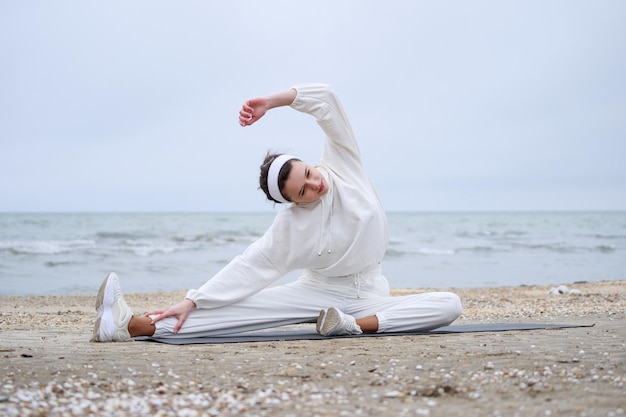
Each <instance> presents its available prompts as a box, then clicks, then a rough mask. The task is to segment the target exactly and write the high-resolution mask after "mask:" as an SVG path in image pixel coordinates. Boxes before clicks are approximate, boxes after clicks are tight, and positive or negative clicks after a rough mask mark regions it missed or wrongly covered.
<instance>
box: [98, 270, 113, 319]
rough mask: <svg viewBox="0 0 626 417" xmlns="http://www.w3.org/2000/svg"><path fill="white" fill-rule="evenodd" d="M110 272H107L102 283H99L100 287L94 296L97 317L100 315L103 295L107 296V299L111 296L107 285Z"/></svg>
mask: <svg viewBox="0 0 626 417" xmlns="http://www.w3.org/2000/svg"><path fill="white" fill-rule="evenodd" d="M112 274H113V273H112V272H109V273H108V274H107V276H106V277H104V280H103V281H102V284H100V288H99V289H98V295H97V296H96V312H97V313H98V317H102V312H103V308H104V307H103V304H104V299H105V296H108V298H109V299H111V296H112V294H111V289H110V286H109V281H110V280H109V278H111V275H112ZM107 287H109V291H107ZM107 292H108V294H107Z"/></svg>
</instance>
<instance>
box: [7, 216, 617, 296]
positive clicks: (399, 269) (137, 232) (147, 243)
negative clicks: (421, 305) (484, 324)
mask: <svg viewBox="0 0 626 417" xmlns="http://www.w3.org/2000/svg"><path fill="white" fill-rule="evenodd" d="M273 217H274V213H271V212H269V213H115V214H104V213H98V214H77V213H71V214H41V213H36V214H35V213H20V214H9V213H4V214H1V213H0V295H43V294H94V293H95V292H96V291H97V289H98V287H99V285H100V281H101V280H102V278H103V277H104V275H105V274H106V273H107V272H108V271H115V272H117V273H118V275H119V276H120V278H121V280H122V287H123V290H124V291H125V292H148V291H169V290H187V289H189V288H198V287H199V286H201V285H202V284H203V283H204V282H205V281H206V280H207V279H209V278H210V277H211V276H212V275H213V274H215V273H216V272H217V271H219V270H220V269H221V268H222V267H223V266H224V265H226V264H227V263H228V262H229V261H230V260H231V259H232V258H233V257H235V256H236V255H238V254H240V253H241V252H243V250H245V248H246V247H247V246H248V245H249V244H250V243H252V242H253V241H255V240H256V239H258V238H259V237H260V236H262V234H263V233H264V231H265V230H266V229H267V228H268V227H269V226H270V224H271V223H272V220H273ZM388 221H389V231H390V241H389V248H388V251H387V254H386V255H385V257H384V259H383V271H384V273H385V275H386V276H387V278H388V279H389V282H390V285H391V286H392V287H393V288H454V287H485V286H487V287H489V286H517V285H522V284H528V285H532V284H554V285H557V284H568V283H575V282H577V281H600V280H623V279H626V212H504V213H486V212H484V213H481V212H472V213H456V212H450V213H448V212H444V213H422V212H417V213H389V214H388ZM299 273H300V271H293V272H291V273H290V274H288V275H287V276H285V277H284V278H281V279H280V280H279V281H277V283H284V282H288V281H291V280H294V279H296V278H297V276H298V274H299Z"/></svg>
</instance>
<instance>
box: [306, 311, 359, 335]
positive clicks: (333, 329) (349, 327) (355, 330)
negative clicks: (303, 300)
mask: <svg viewBox="0 0 626 417" xmlns="http://www.w3.org/2000/svg"><path fill="white" fill-rule="evenodd" d="M315 328H316V330H317V332H318V333H319V334H321V335H322V336H342V335H347V334H361V333H363V331H362V330H361V327H360V326H359V325H358V324H356V319H355V318H354V317H352V316H350V315H348V314H345V313H342V312H341V311H339V310H338V309H336V308H335V307H331V308H329V309H328V310H322V311H320V315H319V316H318V318H317V324H316V326H315Z"/></svg>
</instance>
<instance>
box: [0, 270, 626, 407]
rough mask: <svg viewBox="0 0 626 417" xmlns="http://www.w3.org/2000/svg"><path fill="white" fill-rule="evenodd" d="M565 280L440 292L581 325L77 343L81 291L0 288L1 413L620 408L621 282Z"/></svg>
mask: <svg viewBox="0 0 626 417" xmlns="http://www.w3.org/2000/svg"><path fill="white" fill-rule="evenodd" d="M565 284H566V285H567V286H568V287H569V289H577V290H579V291H580V294H549V291H550V289H551V288H553V287H554V285H549V286H519V287H504V288H483V289H481V288H471V289H452V291H454V292H456V293H457V294H459V295H460V296H461V297H462V298H463V300H464V305H465V312H464V314H463V316H462V317H461V318H460V319H459V320H457V321H456V322H455V324H469V323H493V322H529V323H562V324H584V325H588V324H595V326H594V327H584V328H571V329H558V330H532V331H511V332H498V333H495V332H494V333H468V334H448V335H425V336H424V335H423V336H401V337H378V338H358V339H328V340H321V341H294V342H263V343H259V342H257V343H239V344H213V345H187V346H170V345H162V344H156V343H147V342H130V343H108V344H98V343H91V342H89V339H90V337H91V332H92V326H93V323H94V321H95V312H94V311H93V303H94V296H37V297H13V296H11V297H0V328H1V333H0V354H1V355H2V356H1V357H2V366H1V369H2V389H1V390H0V415H6V416H18V415H19V416H27V415H50V416H53V415H88V414H92V415H120V416H121V415H159V416H170V415H171V416H202V415H207V416H227V415H242V416H355V415H363V416H381V415H389V416H452V415H463V416H620V415H624V414H625V413H626V411H625V410H626V397H625V396H624V383H626V320H625V317H626V294H625V293H626V291H625V290H626V281H605V282H595V283H575V284H568V283H565ZM426 290H427V289H419V290H394V294H396V295H397V294H402V293H407V292H422V291H426ZM184 294H185V292H184V291H181V292H168V293H143V294H127V295H126V299H127V301H128V303H129V304H130V305H131V306H132V307H133V309H134V311H135V313H136V314H141V313H143V312H145V311H149V310H152V309H154V308H156V307H162V306H165V305H168V304H171V303H174V302H176V301H178V300H180V299H181V298H182V297H183V296H184ZM303 326H304V325H303ZM307 326H309V325H307ZM310 326H312V325H310Z"/></svg>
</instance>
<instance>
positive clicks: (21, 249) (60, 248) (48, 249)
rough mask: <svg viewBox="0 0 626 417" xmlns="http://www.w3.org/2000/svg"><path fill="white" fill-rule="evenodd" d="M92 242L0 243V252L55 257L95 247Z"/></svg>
mask: <svg viewBox="0 0 626 417" xmlns="http://www.w3.org/2000/svg"><path fill="white" fill-rule="evenodd" d="M95 245H96V242H95V241H93V240H82V239H80V240H33V241H9V242H0V250H3V251H8V252H10V253H13V254H15V255H57V254H60V253H69V252H75V251H77V250H85V249H91V248H93V247H95Z"/></svg>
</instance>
